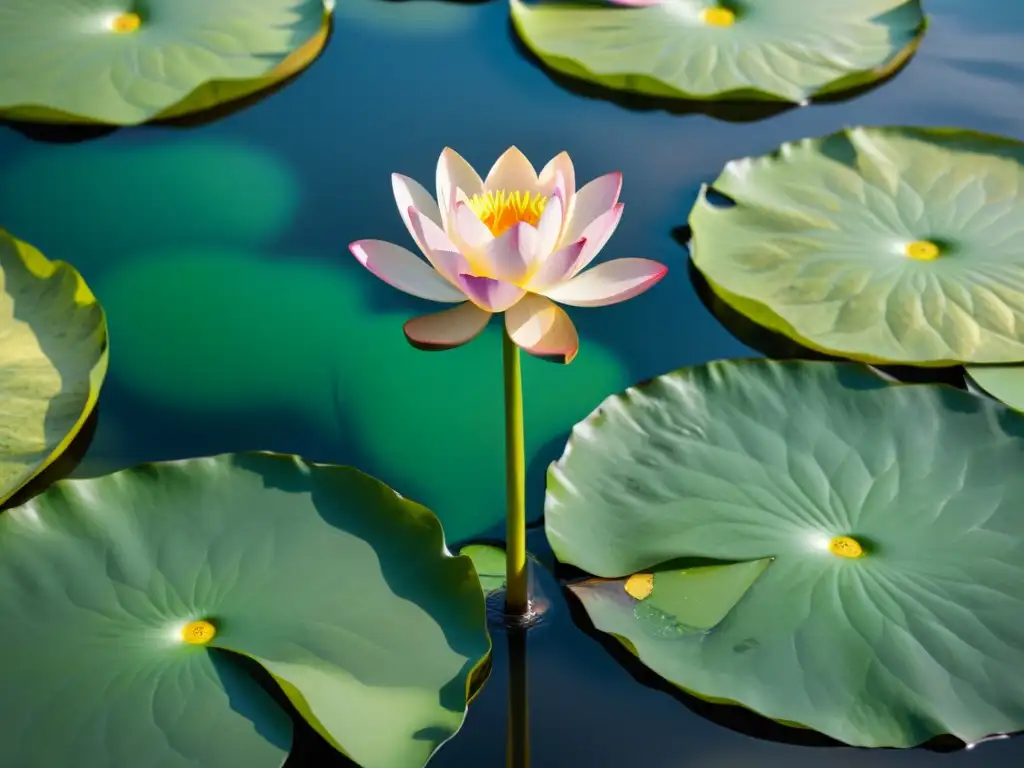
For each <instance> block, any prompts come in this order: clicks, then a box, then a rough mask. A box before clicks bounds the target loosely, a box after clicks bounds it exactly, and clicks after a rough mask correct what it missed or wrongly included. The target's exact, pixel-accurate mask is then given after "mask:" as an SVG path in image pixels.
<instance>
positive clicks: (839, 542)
mask: <svg viewBox="0 0 1024 768" xmlns="http://www.w3.org/2000/svg"><path fill="white" fill-rule="evenodd" d="M828 548H829V551H830V552H831V553H832V554H833V555H838V556H839V557H849V558H856V557H860V556H861V555H863V554H864V548H863V547H862V546H861V545H860V542H859V541H857V540H856V539H853V538H850V537H849V536H836V537H835V538H834V539H832V541H830V542H829V543H828Z"/></svg>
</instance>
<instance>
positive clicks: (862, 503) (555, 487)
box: [545, 361, 1024, 747]
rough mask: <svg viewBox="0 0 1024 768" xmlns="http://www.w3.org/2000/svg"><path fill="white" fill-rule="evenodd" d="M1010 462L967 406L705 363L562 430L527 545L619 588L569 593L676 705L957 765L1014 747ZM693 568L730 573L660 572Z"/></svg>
mask: <svg viewBox="0 0 1024 768" xmlns="http://www.w3.org/2000/svg"><path fill="white" fill-rule="evenodd" d="M1022 461H1024V417H1022V416H1021V415H1019V414H1016V413H1014V412H1013V411H1010V410H1008V409H1006V408H1004V407H1003V406H1001V405H999V404H998V403H994V402H992V401H990V400H987V399H985V398H980V397H976V396H974V395H971V394H968V393H965V392H962V391H960V390H956V389H953V388H951V387H942V386H932V385H909V386H908V385H894V384H890V383H887V382H886V381H884V380H882V379H880V378H878V377H877V376H875V375H873V374H872V373H871V372H870V370H869V369H868V368H866V367H863V366H860V365H856V364H852V363H842V364H833V363H820V362H819V363H810V362H793V363H778V362H770V361H726V362H718V363H712V364H709V365H706V366H701V367H696V368H690V369H682V370H679V371H675V372H673V373H670V374H666V375H664V376H661V377H659V378H656V379H654V380H653V381H651V382H649V383H647V384H644V385H641V386H639V387H634V388H631V389H629V390H627V391H626V392H625V393H624V394H622V395H616V396H614V397H611V398H609V399H608V400H606V401H605V403H604V404H603V405H602V406H601V407H600V408H599V409H598V410H596V411H595V412H594V413H593V414H592V415H591V416H590V417H589V418H588V419H587V420H586V421H584V422H582V423H581V424H579V425H578V426H577V427H576V429H575V431H574V433H573V437H572V439H571V440H570V442H569V445H568V447H567V448H566V452H565V454H564V455H563V457H562V458H561V459H560V460H559V461H558V462H557V463H556V464H555V465H554V466H553V467H552V469H551V472H550V475H549V479H548V500H547V505H546V510H545V511H546V525H547V534H548V539H549V541H550V543H551V546H552V548H553V550H554V552H555V554H556V556H557V557H558V558H559V559H560V560H562V561H564V562H567V563H570V564H572V565H575V566H577V567H579V568H582V569H584V570H586V571H589V572H590V573H592V574H595V575H597V576H601V577H608V578H616V577H624V576H627V575H630V574H634V576H633V584H632V586H631V588H630V589H629V590H628V591H626V590H625V589H624V588H623V587H622V585H621V584H620V587H619V589H618V590H616V595H615V596H614V597H611V598H610V597H609V596H608V593H607V590H605V591H604V592H602V591H601V590H596V591H595V590H593V589H591V590H590V591H589V592H588V591H587V590H586V588H580V589H577V590H576V591H577V593H578V594H579V595H580V597H581V598H582V599H583V603H584V605H585V607H586V608H587V610H588V611H589V613H590V615H591V617H592V618H593V620H594V622H595V624H596V625H597V626H598V627H599V628H600V629H603V630H604V631H607V632H609V633H612V634H614V635H616V636H618V637H621V638H623V639H624V641H625V642H626V644H627V645H628V646H630V647H631V648H632V649H633V650H634V652H635V653H636V654H637V655H638V656H639V658H640V659H641V660H642V661H643V662H644V663H645V664H646V665H647V666H649V667H650V668H651V669H653V670H654V671H655V672H657V673H658V674H659V675H661V676H662V677H664V678H665V679H667V680H669V681H671V682H673V683H675V684H676V685H679V686H681V687H682V688H685V689H687V690H690V691H693V692H696V693H697V694H699V695H701V696H704V697H707V698H712V699H722V700H728V701H734V702H738V703H740V704H742V705H744V706H747V707H749V708H751V709H754V710H755V711H757V712H760V713H762V714H764V715H766V716H768V717H771V718H774V719H776V720H781V721H786V722H793V723H800V724H803V725H805V726H808V727H811V728H814V729H816V730H818V731H821V732H823V733H826V734H828V735H829V736H832V737H834V738H837V739H840V740H842V741H845V742H847V743H850V744H854V745H860V746H895V747H909V746H912V745H915V744H919V743H921V742H924V741H927V740H928V739H930V738H932V737H934V736H936V735H939V734H943V733H951V734H953V735H955V736H958V737H960V738H961V739H963V740H965V741H967V742H973V741H977V740H979V739H981V738H983V737H985V736H987V735H989V734H992V733H999V732H1012V731H1018V730H1021V728H1024V699H1022V698H1021V696H1020V694H1019V686H1018V684H1017V673H1016V670H1018V669H1020V668H1021V665H1022V664H1024V516H1022V515H1021V514H1020V504H1019V499H1020V498H1021V497H1022V495H1024V475H1022V474H1021V472H1020V467H1021V463H1022ZM766 558H773V560H772V561H771V563H770V564H766V562H765V561H766ZM692 559H709V560H712V561H720V562H725V563H732V564H735V565H729V566H726V567H725V569H724V570H723V569H721V568H718V569H716V568H711V569H710V570H705V571H703V572H700V570H699V569H698V570H696V571H690V572H689V573H688V574H686V575H685V578H684V577H681V576H679V574H674V573H672V571H673V569H678V568H680V567H683V568H685V567H687V566H686V565H679V563H680V561H686V560H692ZM762 570H763V573H761V571H762ZM662 571H666V573H662ZM652 573H653V575H651V574H652ZM701 573H702V574H703V578H707V579H708V584H709V585H710V586H708V587H706V588H704V589H698V588H695V587H694V579H695V578H697V576H698V575H701ZM638 574H639V575H638ZM759 574H760V575H759ZM645 578H650V579H651V583H650V584H649V587H650V588H651V589H649V590H648V589H647V588H641V589H638V588H637V584H636V581H637V580H639V579H645ZM659 579H660V580H662V581H661V582H660V581H659ZM755 579H756V580H755ZM627 584H628V582H627ZM640 586H641V587H643V586H644V585H643V584H641V585H640ZM747 586H749V589H746V591H745V592H744V589H745V588H746V587H747ZM648 592H649V594H648ZM705 593H710V596H709V597H708V596H707V595H706V594H705ZM698 599H707V600H708V603H707V604H706V605H704V606H701V605H700V604H699V603H698V602H695V601H697V600H698ZM719 619H720V620H719Z"/></svg>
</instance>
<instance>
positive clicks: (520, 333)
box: [505, 293, 580, 363]
mask: <svg viewBox="0 0 1024 768" xmlns="http://www.w3.org/2000/svg"><path fill="white" fill-rule="evenodd" d="M505 330H506V331H508V335H509V337H510V338H511V339H512V341H514V342H515V344H516V346H518V347H519V348H521V349H523V350H524V351H526V352H529V353H530V354H531V355H535V356H536V357H541V358H544V359H545V360H551V361H553V362H557V363H571V362H572V361H573V358H575V357H576V353H577V352H579V349H580V337H579V334H577V333H576V326H574V325H573V323H572V320H571V319H569V315H567V314H566V313H565V310H564V309H562V308H561V307H559V306H558V305H557V304H554V303H552V302H551V301H550V300H548V299H545V298H544V297H543V296H538V295H537V294H535V293H531V294H528V295H527V296H526V297H525V298H523V300H522V301H520V302H519V303H518V304H516V305H515V306H513V307H512V308H511V309H509V310H508V311H507V312H506V313H505Z"/></svg>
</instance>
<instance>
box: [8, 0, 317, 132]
mask: <svg viewBox="0 0 1024 768" xmlns="http://www.w3.org/2000/svg"><path fill="white" fill-rule="evenodd" d="M333 7H334V4H333V1H332V2H325V0H252V1H251V2H246V1H244V0H133V2H128V3H125V2H120V1H117V0H109V1H108V2H100V3H97V2H94V1H93V0H5V8H4V23H3V25H2V26H0V70H3V71H4V72H5V73H7V75H8V76H7V77H5V78H4V80H3V81H2V82H0V118H4V119H8V120H18V121H24V122H39V123H71V124H95V123H98V124H108V125H123V126H129V125H138V124H141V123H146V122H150V121H155V120H166V119H170V118H176V117H183V116H186V115H190V114H194V113H197V112H203V111H205V110H208V109H211V108H213V107H216V106H220V105H222V104H226V103H229V102H235V101H238V100H240V99H243V98H245V97H246V96H250V95H252V94H255V93H257V92H258V91H262V90H265V89H268V88H270V87H272V86H274V85H277V84H279V83H282V82H284V81H285V80H287V79H289V78H291V77H292V76H294V75H296V74H298V73H299V72H301V71H302V70H303V69H305V68H306V67H307V66H309V64H311V63H312V62H313V60H314V59H316V57H317V56H318V55H319V54H320V52H321V51H322V50H323V48H324V46H325V45H326V44H327V39H328V37H329V33H330V20H331V10H332V9H333ZM53 51H60V56H56V55H54V54H53ZM58 75H59V77H58Z"/></svg>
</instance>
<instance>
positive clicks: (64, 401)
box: [0, 230, 107, 503]
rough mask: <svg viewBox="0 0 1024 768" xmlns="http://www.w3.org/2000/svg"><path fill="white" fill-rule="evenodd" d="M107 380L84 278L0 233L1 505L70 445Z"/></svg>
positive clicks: (98, 325) (95, 306) (102, 342)
mask: <svg viewBox="0 0 1024 768" xmlns="http://www.w3.org/2000/svg"><path fill="white" fill-rule="evenodd" d="M106 372H107V324H106V321H105V320H104V317H103V310H102V309H101V308H100V305H99V303H97V301H96V299H95V297H94V296H93V295H92V293H91V292H90V291H89V288H88V286H86V284H85V281H84V280H83V279H82V276H81V275H79V274H78V272H76V271H75V270H74V269H73V268H72V267H71V266H69V265H68V264H65V263H64V262H61V261H50V260H49V259H47V258H46V257H45V256H43V255H42V254H41V253H39V251H37V250H36V249H35V248H33V247H32V246H30V245H27V244H26V243H23V242H20V241H19V240H16V239H14V238H13V237H11V235H9V234H8V233H7V232H5V231H4V230H0V403H2V407H0V503H2V502H4V501H6V500H8V499H9V498H10V497H11V496H12V495H13V494H14V492H15V491H17V490H18V489H19V488H21V487H22V486H23V485H25V483H27V482H28V481H29V480H31V479H32V478H33V477H35V476H36V475H38V474H39V473H40V472H42V471H43V470H44V469H45V468H46V467H47V466H49V465H50V464H51V463H52V462H53V461H54V460H55V459H56V458H57V457H58V456H60V454H61V453H63V451H64V450H65V449H66V448H67V447H68V446H69V445H70V444H71V441H72V440H73V439H74V437H75V435H77V434H78V432H79V430H80V429H81V428H82V425H84V424H85V420H86V419H87V418H88V417H89V414H90V413H92V409H93V408H94V407H95V406H96V400H97V398H98V397H99V393H100V387H101V386H102V384H103V378H104V376H105V375H106Z"/></svg>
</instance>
